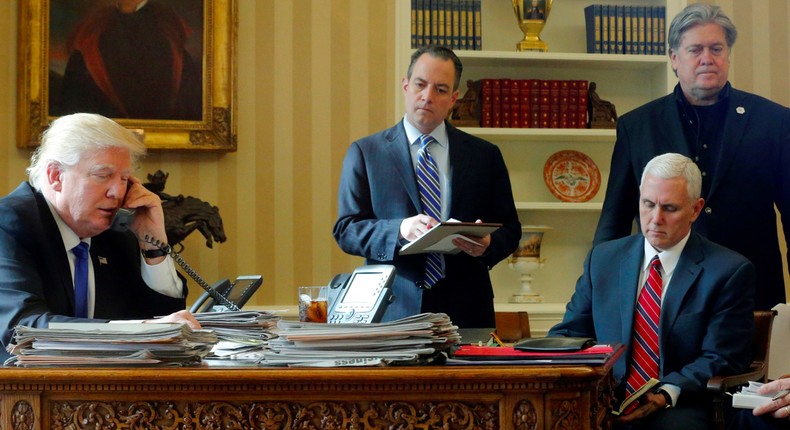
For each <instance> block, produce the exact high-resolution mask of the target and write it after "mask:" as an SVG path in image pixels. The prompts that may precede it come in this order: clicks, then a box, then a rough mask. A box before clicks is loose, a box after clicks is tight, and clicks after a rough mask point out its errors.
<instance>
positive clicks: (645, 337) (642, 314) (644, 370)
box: [626, 255, 662, 395]
mask: <svg viewBox="0 0 790 430" xmlns="http://www.w3.org/2000/svg"><path fill="white" fill-rule="evenodd" d="M661 287H662V283H661V260H659V259H658V255H656V256H655V257H653V259H652V260H650V272H649V273H648V274H647V281H646V282H645V286H644V287H642V292H640V293H639V299H638V300H637V304H636V316H635V318H634V338H633V340H632V342H631V343H632V355H631V368H630V370H629V372H628V379H627V381H626V395H630V394H631V393H633V392H634V391H636V390H638V389H639V387H641V386H642V385H644V384H645V382H647V380H648V379H650V378H658V321H659V315H661Z"/></svg>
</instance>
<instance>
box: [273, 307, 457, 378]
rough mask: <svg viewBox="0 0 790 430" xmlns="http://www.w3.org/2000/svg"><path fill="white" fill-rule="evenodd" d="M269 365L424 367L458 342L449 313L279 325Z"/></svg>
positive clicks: (455, 328)
mask: <svg viewBox="0 0 790 430" xmlns="http://www.w3.org/2000/svg"><path fill="white" fill-rule="evenodd" d="M277 326H278V329H279V335H280V337H279V338H277V339H272V340H270V341H269V351H267V352H266V353H264V359H263V361H261V364H262V365H265V366H284V365H288V366H314V367H342V366H379V365H386V364H390V363H425V362H428V361H430V360H431V359H432V358H433V357H435V356H436V354H438V353H440V352H442V351H447V350H449V349H450V348H451V347H452V346H453V345H455V344H456V343H458V342H459V341H460V336H459V335H458V327H456V326H454V325H453V324H452V322H451V321H450V318H449V317H448V316H447V315H446V314H433V313H425V314H420V315H414V316H411V317H407V318H403V319H400V320H397V321H391V322H386V323H371V324H322V323H302V322H290V321H284V320H283V321H280V322H279V323H278V324H277Z"/></svg>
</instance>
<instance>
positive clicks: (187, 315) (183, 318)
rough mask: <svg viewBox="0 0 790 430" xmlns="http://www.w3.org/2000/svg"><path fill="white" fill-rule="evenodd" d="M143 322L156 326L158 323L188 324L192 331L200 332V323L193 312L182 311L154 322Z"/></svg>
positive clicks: (153, 320)
mask: <svg viewBox="0 0 790 430" xmlns="http://www.w3.org/2000/svg"><path fill="white" fill-rule="evenodd" d="M143 322H146V323H151V324H156V323H182V324H186V325H188V326H189V328H191V329H192V330H200V323H199V322H198V320H197V319H195V316H194V315H192V313H191V312H189V311H187V310H181V311H178V312H174V313H172V314H170V315H168V316H166V317H162V318H156V319H152V320H145V321H143Z"/></svg>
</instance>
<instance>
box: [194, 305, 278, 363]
mask: <svg viewBox="0 0 790 430" xmlns="http://www.w3.org/2000/svg"><path fill="white" fill-rule="evenodd" d="M195 318H196V319H197V320H198V322H199V323H200V325H201V326H202V327H203V328H204V329H207V330H213V331H214V333H216V335H217V337H218V338H219V342H218V343H217V344H216V345H214V348H213V349H212V350H211V355H209V356H208V357H207V358H217V359H230V360H253V361H258V360H260V359H261V358H262V354H263V350H264V348H265V347H266V345H267V343H268V341H269V339H272V338H275V337H277V335H276V334H275V333H274V332H273V331H274V330H275V329H276V327H277V322H278V321H279V320H280V317H279V316H277V315H275V314H273V313H271V312H267V311H235V312H201V313H196V314H195Z"/></svg>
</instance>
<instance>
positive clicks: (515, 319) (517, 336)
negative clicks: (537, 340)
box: [494, 311, 531, 342]
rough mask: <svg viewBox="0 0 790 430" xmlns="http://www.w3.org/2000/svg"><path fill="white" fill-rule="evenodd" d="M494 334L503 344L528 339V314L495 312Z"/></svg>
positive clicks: (521, 312) (524, 312)
mask: <svg viewBox="0 0 790 430" xmlns="http://www.w3.org/2000/svg"><path fill="white" fill-rule="evenodd" d="M494 316H495V318H496V334H497V336H499V338H500V339H502V341H503V342H517V341H519V340H521V339H524V338H527V337H530V336H531V335H530V329H529V314H528V313H527V312H526V311H520V312H496V313H495V314H494Z"/></svg>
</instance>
